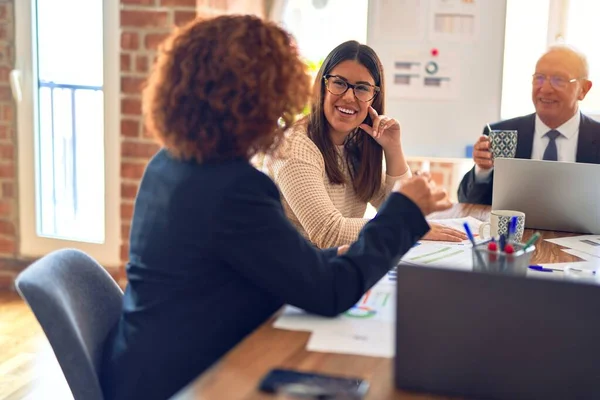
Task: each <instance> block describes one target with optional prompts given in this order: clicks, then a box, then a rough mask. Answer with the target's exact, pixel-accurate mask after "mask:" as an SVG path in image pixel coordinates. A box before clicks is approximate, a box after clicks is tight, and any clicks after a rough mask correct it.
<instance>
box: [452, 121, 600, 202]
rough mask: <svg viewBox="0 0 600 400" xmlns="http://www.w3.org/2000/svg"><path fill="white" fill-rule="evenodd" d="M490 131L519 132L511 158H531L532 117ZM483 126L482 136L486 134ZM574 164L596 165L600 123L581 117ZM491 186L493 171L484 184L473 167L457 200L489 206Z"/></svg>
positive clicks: (599, 153) (599, 159)
mask: <svg viewBox="0 0 600 400" xmlns="http://www.w3.org/2000/svg"><path fill="white" fill-rule="evenodd" d="M491 128H492V130H516V131H519V136H518V139H517V153H516V155H515V158H527V159H529V158H531V150H532V148H533V136H534V134H535V114H529V115H525V116H524V117H517V118H513V119H508V120H506V121H500V122H497V123H495V124H492V125H491ZM488 133H489V130H488V128H487V127H485V128H484V129H483V134H484V135H487V134H488ZM575 161H576V162H580V163H588V164H600V122H598V121H595V120H593V119H592V118H590V117H588V116H585V115H583V114H581V122H580V123H579V137H578V139H577V154H576V157H575ZM493 185H494V172H493V171H492V175H491V176H490V180H489V181H488V182H482V183H476V182H475V167H473V168H472V169H471V170H470V171H469V172H467V173H466V174H465V176H464V177H463V179H462V181H461V182H460V186H459V187H458V201H459V202H460V203H474V204H487V205H491V204H492V190H493Z"/></svg>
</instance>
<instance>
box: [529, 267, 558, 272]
mask: <svg viewBox="0 0 600 400" xmlns="http://www.w3.org/2000/svg"><path fill="white" fill-rule="evenodd" d="M529 269H532V270H534V271H540V272H552V271H554V270H553V269H551V268H544V267H542V266H541V265H530V266H529Z"/></svg>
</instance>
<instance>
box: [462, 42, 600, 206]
mask: <svg viewBox="0 0 600 400" xmlns="http://www.w3.org/2000/svg"><path fill="white" fill-rule="evenodd" d="M588 74H589V68H588V63H587V59H586V57H585V55H583V54H582V53H580V52H578V51H577V50H575V49H574V48H572V47H569V46H566V45H557V46H552V47H550V48H549V49H548V50H547V51H546V52H545V53H544V54H543V55H542V56H541V57H540V59H539V60H538V62H537V64H536V67H535V73H534V74H533V77H532V100H533V105H534V106H535V113H533V114H530V115H525V116H522V117H517V118H513V119H509V120H505V121H501V122H497V123H495V124H492V125H491V129H492V130H516V131H518V140H517V149H516V155H515V157H516V158H528V159H533V160H553V161H566V162H582V163H593V164H600V123H599V122H597V121H595V120H593V119H592V118H590V117H588V116H586V115H584V114H582V113H581V112H580V111H579V101H581V100H583V99H584V98H585V96H586V94H587V93H588V92H589V90H590V89H591V88H592V82H591V81H590V80H589V79H588ZM488 134H489V127H487V126H486V127H485V128H484V130H483V135H482V136H481V137H480V138H479V139H478V140H477V142H476V143H475V145H474V147H473V161H475V166H474V167H473V168H472V169H471V170H470V171H469V172H467V174H466V175H465V176H464V177H463V179H462V181H461V183H460V186H459V188H458V200H459V202H461V203H475V204H492V191H493V182H494V161H493V159H492V154H491V152H490V141H489V138H488Z"/></svg>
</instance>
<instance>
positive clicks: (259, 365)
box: [175, 204, 581, 400]
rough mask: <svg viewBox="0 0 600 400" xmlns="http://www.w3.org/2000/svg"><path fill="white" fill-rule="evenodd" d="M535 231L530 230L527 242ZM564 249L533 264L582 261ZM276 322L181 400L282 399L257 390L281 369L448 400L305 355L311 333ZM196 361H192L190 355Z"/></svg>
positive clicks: (374, 393) (416, 399) (477, 210)
mask: <svg viewBox="0 0 600 400" xmlns="http://www.w3.org/2000/svg"><path fill="white" fill-rule="evenodd" d="M489 212H490V207H489V206H481V205H472V204H456V205H454V207H453V208H451V209H450V210H447V211H443V212H440V213H436V214H432V215H431V216H430V218H432V219H443V218H460V217H466V216H471V217H474V218H477V219H479V220H482V221H487V220H488V219H489ZM532 233H533V231H531V230H529V229H527V230H525V234H524V237H523V239H524V240H527V239H528V238H529V237H530V236H531V235H532ZM575 235H576V234H571V233H566V232H552V231H542V239H550V238H556V237H564V236H575ZM561 249H562V247H561V246H558V245H555V244H553V243H549V242H546V241H544V240H541V239H540V240H539V241H538V242H537V243H536V250H535V253H534V255H533V258H532V260H531V261H532V263H556V262H572V261H581V260H580V259H579V258H577V257H575V256H572V255H569V254H567V253H565V252H563V251H561ZM273 320H274V319H273V318H271V319H269V321H267V322H265V323H264V324H263V325H262V326H261V327H260V328H259V329H257V330H256V331H255V332H254V333H252V334H251V335H250V336H248V337H247V338H246V339H245V340H244V341H242V342H241V343H240V344H239V345H238V346H236V347H235V348H233V349H232V350H231V351H230V352H229V353H227V354H226V355H225V356H224V357H223V359H221V360H220V361H219V362H218V363H217V364H215V365H214V366H213V367H212V368H210V369H209V370H208V371H206V372H205V373H204V374H202V375H200V376H198V378H196V379H195V380H194V381H193V382H192V383H190V384H189V385H188V386H187V387H185V388H184V389H182V390H181V391H180V392H179V393H178V394H177V395H176V396H175V399H177V400H188V399H228V400H229V399H231V400H233V399H245V400H246V399H265V400H268V399H271V400H274V399H283V398H284V397H278V396H275V395H268V394H263V393H261V392H259V391H258V390H257V386H258V383H259V381H260V379H261V378H262V377H263V376H264V375H265V374H267V373H268V372H269V371H270V370H271V369H272V368H275V367H282V368H291V369H297V370H305V371H316V372H320V373H325V374H336V375H347V376H356V377H360V378H363V379H367V380H368V381H369V382H370V384H371V385H370V389H369V392H368V395H367V399H377V400H380V399H405V400H425V399H437V400H439V399H449V398H450V397H447V396H436V395H429V394H422V393H411V392H405V391H400V390H396V389H395V388H394V383H393V378H392V375H393V364H392V361H393V360H392V359H390V358H378V357H366V356H357V355H348V354H333V353H316V352H309V351H307V350H306V343H307V341H308V339H309V336H310V333H308V332H296V331H286V330H280V329H275V328H273V326H272V324H273ZM190 356H192V355H190Z"/></svg>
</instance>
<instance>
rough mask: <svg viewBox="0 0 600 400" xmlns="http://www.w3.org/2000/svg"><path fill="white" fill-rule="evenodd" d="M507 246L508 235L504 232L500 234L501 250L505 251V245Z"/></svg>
mask: <svg viewBox="0 0 600 400" xmlns="http://www.w3.org/2000/svg"><path fill="white" fill-rule="evenodd" d="M505 246H506V236H504V234H502V235H500V251H504V247H505Z"/></svg>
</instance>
